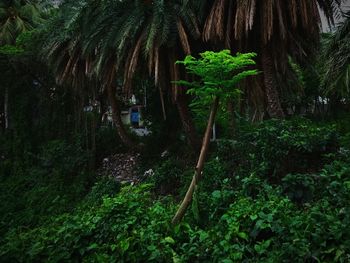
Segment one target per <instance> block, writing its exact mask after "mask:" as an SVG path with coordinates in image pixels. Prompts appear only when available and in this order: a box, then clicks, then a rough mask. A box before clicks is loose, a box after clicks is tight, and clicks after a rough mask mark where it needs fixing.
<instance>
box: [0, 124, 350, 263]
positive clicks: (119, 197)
mask: <svg viewBox="0 0 350 263" xmlns="http://www.w3.org/2000/svg"><path fill="white" fill-rule="evenodd" d="M243 130H244V132H242V135H239V136H238V139H237V140H235V141H232V140H228V141H227V140H223V141H218V142H217V147H216V150H213V152H212V153H211V158H210V160H209V162H208V165H207V166H206V169H205V171H204V173H205V178H207V179H205V180H203V182H202V183H201V184H200V186H199V188H200V191H199V192H198V193H199V194H198V195H197V196H195V202H194V203H193V205H192V209H191V211H190V213H189V214H188V215H187V216H186V218H185V221H184V222H182V223H181V224H180V225H178V226H175V227H174V226H172V225H171V224H170V219H171V216H172V215H173V213H174V211H175V209H176V202H175V200H174V199H173V198H172V197H169V196H158V197H156V198H154V194H153V193H154V190H155V188H154V187H155V186H154V184H156V185H158V186H159V185H162V184H163V185H167V184H169V183H170V184H172V185H173V182H169V181H167V180H169V179H170V178H176V172H175V171H176V169H182V170H183V171H186V170H189V169H191V167H190V166H188V164H187V165H186V164H185V163H181V162H179V161H176V160H175V159H174V158H175V157H174V156H171V155H170V156H168V157H163V158H164V159H163V160H161V162H160V164H159V166H157V165H156V166H157V167H158V168H157V167H155V168H154V169H155V173H156V174H157V176H156V178H158V179H157V180H156V181H154V180H153V178H151V179H150V180H152V181H153V184H151V185H149V184H141V185H139V186H122V187H121V190H120V191H119V190H118V189H119V186H118V184H117V183H115V182H113V180H112V181H108V180H104V179H103V180H101V181H100V182H98V183H96V184H95V186H94V187H93V188H92V190H91V192H90V193H89V194H88V195H86V197H85V198H84V199H83V200H82V201H81V202H80V203H79V205H77V206H76V207H75V208H74V209H73V210H70V211H69V210H66V211H62V212H60V211H57V208H56V209H55V203H57V202H58V203H61V207H63V206H66V205H65V202H64V200H62V198H59V197H57V199H56V200H52V201H51V202H53V203H50V202H40V203H36V204H34V207H35V209H43V210H45V211H46V213H47V214H48V215H49V217H48V218H47V220H46V221H44V222H43V221H42V222H41V224H39V225H37V226H36V227H34V228H30V229H26V228H23V227H15V225H12V228H11V230H9V231H7V232H6V234H4V235H3V238H2V240H1V247H0V255H1V258H2V259H4V260H5V261H20V262H23V261H26V262H38V260H39V261H53V262H57V261H66V260H71V261H80V260H81V259H83V261H87V262H105V261H132V262H136V261H140V260H141V261H156V262H172V261H173V262H222V261H224V262H232V261H246V262H256V261H268V262H271V261H273V262H276V261H278V262H280V261H288V259H289V258H290V257H294V258H295V260H296V261H300V262H304V261H308V260H317V261H321V262H325V261H327V262H333V261H338V262H346V261H347V260H349V253H350V244H349V240H350V237H349V236H348V231H347V229H348V227H350V218H349V209H350V207H349V204H348V200H349V198H350V177H349V169H350V165H349V164H350V156H349V150H348V149H347V148H344V147H340V145H339V136H340V134H339V133H338V132H337V130H336V126H329V127H328V126H324V125H322V126H320V125H319V124H316V123H312V122H310V121H307V120H304V119H301V120H299V119H297V120H292V121H283V122H276V121H269V122H264V123H263V124H261V125H257V126H255V125H254V126H251V125H246V126H245V127H244V128H242V131H243ZM271 138H274V139H275V141H272V140H271ZM269 142H270V143H269ZM267 145H268V147H267ZM52 147H53V145H51V146H50V148H51V150H50V151H56V153H55V156H59V154H58V152H57V151H59V152H61V150H60V149H62V148H58V147H62V146H60V145H57V144H56V146H55V147H53V148H52ZM243 148H244V154H243V150H242V149H243ZM62 153H63V152H62ZM46 156H49V155H46ZM244 156H246V158H244ZM316 157H317V158H316ZM308 158H311V159H310V160H309V162H308V163H310V164H312V165H310V168H308V167H305V164H306V163H307V161H306V160H308ZM322 158H323V159H322ZM292 159H293V160H295V162H291V161H290V160H292ZM77 161H78V160H77ZM286 162H287V163H288V162H289V164H288V165H284V166H282V164H285V163H286ZM66 165H67V164H66V163H62V164H61V165H59V166H58V167H60V166H62V169H64V167H65V166H66ZM72 165H73V166H71V165H68V166H69V167H68V168H69V170H71V169H73V167H74V165H76V164H72ZM282 168H283V169H282ZM171 171H172V172H171ZM178 171H179V172H180V170H178ZM271 171H273V172H271ZM60 172H62V173H65V172H64V171H60ZM185 174H186V172H185ZM51 176H52V177H55V175H54V174H52V175H51ZM58 177H59V176H57V175H56V177H55V178H58ZM169 177H170V178H169ZM166 178H169V179H166ZM184 179H185V181H186V177H185V178H181V177H178V180H184ZM188 179H189V177H187V180H188ZM54 184H57V183H56V182H54ZM48 185H50V184H48ZM74 185H75V187H77V186H78V184H77V183H75V184H74ZM34 189H35V191H37V193H36V194H35V197H33V196H32V197H31V196H30V195H29V196H28V195H27V196H26V198H27V200H28V201H30V202H35V199H34V200H33V198H38V197H39V198H42V197H40V195H39V192H40V189H42V186H40V185H36V186H34ZM22 191H24V193H28V194H31V193H32V191H31V190H23V189H22ZM65 192H66V193H67V194H68V191H67V190H65ZM52 194H53V193H52ZM8 195H10V196H11V195H12V198H13V197H14V196H15V195H16V192H11V193H8ZM19 202H21V201H19ZM22 204H23V202H22ZM58 207H59V206H58ZM50 208H51V209H54V211H53V210H50ZM24 209H25V211H27V212H29V211H33V210H32V209H33V208H32V207H26V208H24ZM7 213H8V214H7V216H8V217H9V216H10V214H9V212H7ZM11 214H13V215H15V218H26V217H28V215H27V214H26V215H23V214H22V212H20V211H19V212H18V211H17V212H16V211H13V212H11ZM5 220H6V219H5V218H3V219H2V221H3V222H4V221H5ZM7 220H8V219H7ZM28 220H29V218H28ZM16 224H20V225H24V223H23V222H16Z"/></svg>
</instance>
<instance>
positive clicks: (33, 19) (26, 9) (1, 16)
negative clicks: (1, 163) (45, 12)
mask: <svg viewBox="0 0 350 263" xmlns="http://www.w3.org/2000/svg"><path fill="white" fill-rule="evenodd" d="M42 21H43V17H42V12H41V9H40V5H39V4H38V3H36V2H35V1H29V0H26V1H24V0H22V1H19V0H7V1H2V2H0V46H4V45H14V44H15V42H16V39H17V37H18V36H19V35H20V34H21V33H24V32H26V31H29V30H31V29H33V28H34V27H35V26H37V25H39V24H40V23H41V22H42ZM8 104H9V87H8V86H7V85H6V87H5V90H4V120H5V121H4V122H5V125H4V126H5V129H7V128H8V127H9V112H8Z"/></svg>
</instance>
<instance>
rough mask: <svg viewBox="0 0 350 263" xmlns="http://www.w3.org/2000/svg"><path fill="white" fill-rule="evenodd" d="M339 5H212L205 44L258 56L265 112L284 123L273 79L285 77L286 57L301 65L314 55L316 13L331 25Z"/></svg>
mask: <svg viewBox="0 0 350 263" xmlns="http://www.w3.org/2000/svg"><path fill="white" fill-rule="evenodd" d="M339 4H340V0H291V1H284V0H275V1H273V0H262V1H257V0H244V1H243V0H236V1H229V0H213V1H211V4H210V5H209V10H210V11H209V15H208V16H207V19H206V21H205V25H204V30H203V39H204V40H205V41H208V42H211V43H215V45H217V43H221V45H223V46H225V47H227V48H231V49H235V50H239V51H243V52H247V51H249V52H251V51H254V52H257V53H258V54H259V55H260V59H259V63H260V68H261V69H262V70H263V75H262V76H263V80H262V81H263V84H264V85H263V86H264V93H265V95H266V103H267V111H268V113H269V115H270V116H271V117H277V118H283V117H284V112H283V110H282V106H281V102H280V96H279V90H278V87H277V81H276V75H277V74H282V75H283V74H285V72H286V70H287V69H288V58H289V57H292V58H293V60H295V61H297V62H302V61H305V59H306V58H307V57H308V56H310V54H312V52H313V51H314V50H315V46H316V45H317V43H318V40H319V34H320V23H321V22H320V13H319V8H320V9H322V10H323V11H324V13H325V15H326V17H327V18H328V21H329V23H333V22H334V21H333V13H334V11H335V9H336V8H337V5H339ZM251 92H252V91H248V92H247V93H248V94H249V93H251ZM253 94H254V93H253Z"/></svg>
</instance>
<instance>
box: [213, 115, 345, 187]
mask: <svg viewBox="0 0 350 263" xmlns="http://www.w3.org/2000/svg"><path fill="white" fill-rule="evenodd" d="M218 144H219V145H218V155H219V156H220V157H221V158H223V159H224V160H227V161H228V162H229V163H230V168H231V169H232V170H234V171H235V172H236V173H241V174H246V173H247V172H248V173H251V172H256V173H257V174H258V175H261V176H264V177H265V178H268V179H269V180H270V181H274V182H280V180H281V179H282V178H283V177H284V176H285V175H287V174H289V173H313V172H317V171H319V170H320V169H321V168H322V166H323V164H324V163H325V162H326V159H325V158H324V155H326V154H329V153H335V152H336V151H337V150H338V148H339V135H338V134H337V132H336V130H335V127H334V126H322V127H318V126H317V125H315V124H314V123H312V122H311V121H309V120H306V119H300V118H299V119H293V120H289V121H284V120H269V121H265V122H262V123H259V124H257V125H256V126H252V125H246V126H243V127H242V128H241V129H240V133H239V134H238V137H237V140H236V141H225V140H224V141H220V142H218Z"/></svg>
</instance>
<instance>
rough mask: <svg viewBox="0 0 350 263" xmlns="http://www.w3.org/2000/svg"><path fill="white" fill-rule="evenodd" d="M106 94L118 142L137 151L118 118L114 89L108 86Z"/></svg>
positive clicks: (118, 108) (118, 109)
mask: <svg viewBox="0 0 350 263" xmlns="http://www.w3.org/2000/svg"><path fill="white" fill-rule="evenodd" d="M107 92H108V99H109V102H110V104H111V108H112V118H113V123H114V125H115V127H116V129H117V133H118V136H119V138H120V140H121V141H122V143H123V144H124V145H125V146H126V147H128V148H129V149H133V150H135V149H138V145H137V144H136V143H135V142H133V141H132V140H131V138H130V137H129V135H128V134H127V132H126V130H125V128H124V124H123V122H122V119H121V117H120V114H121V111H120V107H119V104H118V100H117V98H116V96H115V88H114V87H113V86H112V85H109V86H108V88H107Z"/></svg>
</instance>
